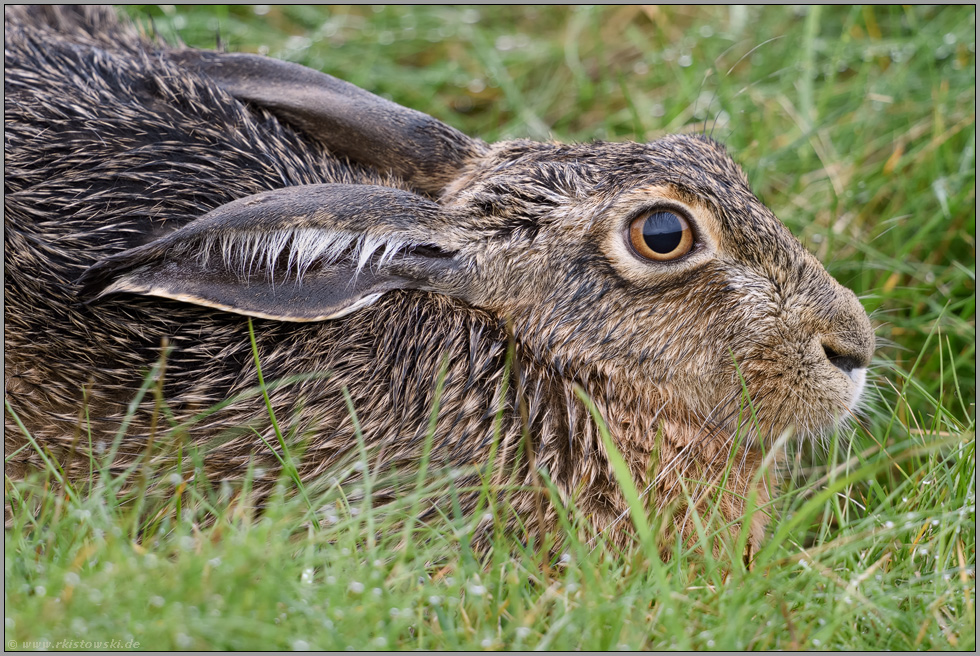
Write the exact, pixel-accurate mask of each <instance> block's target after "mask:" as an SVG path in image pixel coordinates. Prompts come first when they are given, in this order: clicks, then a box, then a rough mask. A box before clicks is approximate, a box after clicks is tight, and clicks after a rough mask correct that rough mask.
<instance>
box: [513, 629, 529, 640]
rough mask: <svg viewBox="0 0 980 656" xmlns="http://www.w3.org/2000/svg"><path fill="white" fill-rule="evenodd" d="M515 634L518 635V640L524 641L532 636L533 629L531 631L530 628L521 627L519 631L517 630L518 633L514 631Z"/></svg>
mask: <svg viewBox="0 0 980 656" xmlns="http://www.w3.org/2000/svg"><path fill="white" fill-rule="evenodd" d="M514 634H515V635H516V636H517V637H518V638H520V639H521V640H523V639H524V638H526V637H528V636H529V635H531V629H529V628H528V627H526V626H519V627H517V630H516V631H514Z"/></svg>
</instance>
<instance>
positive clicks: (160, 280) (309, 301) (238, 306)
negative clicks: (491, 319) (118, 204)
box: [79, 184, 466, 321]
mask: <svg viewBox="0 0 980 656" xmlns="http://www.w3.org/2000/svg"><path fill="white" fill-rule="evenodd" d="M440 212H441V208H440V207H439V206H438V205H436V204H435V203H433V202H431V201H428V200H426V199H424V198H422V197H420V196H417V195H415V194H412V193H409V192H406V191H400V190H397V189H392V188H389V187H375V186H370V185H342V184H320V185H307V186H298V187H287V188H284V189H278V190H275V191H269V192H264V193H260V194H256V195H254V196H248V197H245V198H240V199H238V200H236V201H234V202H231V203H228V204H227V205H222V206H221V207H218V208H217V209H215V210H213V211H211V212H209V213H207V214H205V215H204V216H202V217H200V218H199V219H196V220H195V221H192V222H191V223H189V224H187V225H185V226H184V227H182V228H180V229H179V230H176V231H174V232H173V233H171V234H169V235H167V236H166V237H163V238H161V239H158V240H156V241H153V242H150V243H148V244H144V245H143V246H139V247H137V248H132V249H129V250H127V251H124V252H122V253H118V254H116V255H113V256H112V257H109V258H107V259H105V260H103V261H101V262H99V263H97V264H95V265H94V266H92V267H90V268H89V269H88V270H87V271H85V273H84V274H82V277H81V278H80V279H79V283H80V284H81V285H82V289H81V295H82V296H83V297H85V296H89V297H92V296H94V298H95V299H97V298H100V297H102V296H106V295H108V294H116V293H121V292H128V293H133V294H143V295H148V296H160V297H163V298H172V299H176V300H180V301H186V302H188V303H194V304H197V305H204V306H208V307H214V308H219V309H222V310H227V311H229V312H235V313H238V314H245V315H250V316H255V317H263V318H268V319H279V320H281V321H321V320H325V319H335V318H337V317H342V316H344V315H346V314H349V313H351V312H353V311H354V310H357V309H359V308H361V307H364V306H366V305H370V304H371V303H373V302H374V301H376V300H377V299H378V298H380V297H381V295H382V294H384V293H385V292H387V291H389V290H392V289H421V290H426V291H435V292H440V293H444V294H450V295H455V296H458V297H462V298H465V296H466V294H465V285H464V284H463V282H464V279H465V274H464V272H463V270H462V268H461V267H460V266H459V265H458V263H457V261H456V260H455V259H454V257H453V256H454V253H453V251H451V250H450V246H449V245H447V244H445V243H439V241H440V240H439V239H434V238H433V234H434V232H436V233H437V232H438V231H439V226H440V221H441V217H440V215H439V213H440ZM363 226H367V227H366V228H365V227H363ZM93 300H94V299H93Z"/></svg>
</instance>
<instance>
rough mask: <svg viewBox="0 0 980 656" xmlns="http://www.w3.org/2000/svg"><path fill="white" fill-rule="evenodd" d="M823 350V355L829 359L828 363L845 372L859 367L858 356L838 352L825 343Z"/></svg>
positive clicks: (847, 372)
mask: <svg viewBox="0 0 980 656" xmlns="http://www.w3.org/2000/svg"><path fill="white" fill-rule="evenodd" d="M823 352H824V355H826V356H827V359H828V360H830V364H832V365H834V366H835V367H837V368H838V369H840V370H841V371H843V372H844V373H845V374H849V373H851V372H852V371H854V370H855V369H859V368H860V367H861V360H860V359H859V358H856V357H854V356H852V355H846V354H843V353H839V352H837V351H835V350H834V349H833V348H832V347H830V346H827V345H826V344H824V345H823Z"/></svg>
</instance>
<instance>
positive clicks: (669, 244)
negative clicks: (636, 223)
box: [643, 212, 684, 255]
mask: <svg viewBox="0 0 980 656" xmlns="http://www.w3.org/2000/svg"><path fill="white" fill-rule="evenodd" d="M683 238H684V226H683V224H681V220H680V219H679V218H678V217H677V215H676V214H674V213H672V212H654V213H653V214H651V215H650V216H649V217H648V218H647V220H646V221H645V222H644V223H643V241H644V242H646V245H647V246H649V247H650V250H652V251H653V252H654V253H660V254H662V255H667V254H669V253H672V252H673V251H674V250H675V249H676V248H677V247H678V246H680V243H681V240H682V239H683Z"/></svg>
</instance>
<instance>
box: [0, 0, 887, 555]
mask: <svg viewBox="0 0 980 656" xmlns="http://www.w3.org/2000/svg"><path fill="white" fill-rule="evenodd" d="M4 36H5V41H6V47H5V51H4V65H5V71H6V73H5V80H4V124H5V143H4V165H5V197H4V212H5V231H4V265H5V273H6V275H5V278H4V301H5V304H6V305H5V326H4V337H5V340H6V347H5V356H6V357H5V365H4V375H5V399H6V401H7V402H8V404H9V406H10V408H11V409H13V411H14V412H15V413H16V415H17V417H19V419H20V420H21V421H22V422H23V424H24V426H25V427H26V428H27V429H28V431H29V432H30V433H31V435H33V437H34V438H35V440H36V441H37V442H38V443H39V444H40V445H42V447H43V448H44V449H45V450H47V451H48V452H49V453H50V454H51V455H52V456H53V457H54V458H55V459H56V460H58V462H59V463H60V464H61V466H62V467H64V469H65V471H66V473H67V474H68V475H69V476H71V477H74V478H82V477H84V476H87V475H88V472H89V457H90V454H89V453H88V443H87V438H86V439H82V440H80V439H79V435H80V433H82V434H87V433H88V432H89V431H90V432H91V435H92V439H93V442H94V443H95V445H96V449H97V450H98V448H99V445H102V446H105V445H108V444H109V443H111V442H112V439H113V436H114V435H115V434H116V432H117V431H118V430H119V428H120V425H121V422H122V421H123V419H124V417H125V416H126V415H127V404H128V403H129V402H130V401H131V400H132V399H133V398H134V394H135V393H136V390H137V389H138V388H139V387H140V385H141V383H142V382H143V378H144V376H145V374H146V372H147V371H148V370H149V369H151V368H152V367H153V366H154V364H155V363H157V362H158V361H160V359H161V356H162V354H163V351H164V350H166V351H167V356H166V361H165V371H164V372H163V373H162V379H163V381H162V389H163V399H164V402H165V405H166V407H167V409H168V411H169V412H170V413H171V414H172V417H171V419H170V421H172V422H173V423H174V424H176V425H179V426H180V427H181V428H180V429H179V430H181V431H184V434H186V436H187V439H188V440H189V441H190V442H191V443H193V444H194V445H197V446H200V447H201V448H202V449H203V452H204V454H205V455H204V465H205V466H204V470H203V471H201V472H198V474H197V475H198V476H201V475H203V476H206V477H207V479H208V481H209V482H211V483H217V482H220V481H226V480H227V481H230V482H237V481H240V480H241V478H242V477H243V475H244V472H245V471H246V469H247V468H248V467H249V465H250V463H252V464H258V465H260V466H261V469H260V474H259V480H258V481H257V484H258V485H259V487H260V488H263V486H264V488H263V489H268V488H269V487H270V486H271V484H272V483H273V482H274V481H275V480H277V477H278V476H279V474H280V472H279V466H278V462H277V460H276V459H275V457H274V456H273V455H272V454H271V453H270V452H269V448H268V447H267V446H266V445H265V444H264V443H263V441H262V440H261V439H260V438H259V437H258V436H257V435H256V432H258V433H259V434H260V435H261V436H262V437H264V438H265V440H266V441H267V442H268V443H269V444H276V439H275V436H274V434H273V429H272V426H271V423H270V420H269V416H268V412H267V410H266V407H265V404H264V403H263V400H262V397H261V396H260V395H257V394H255V387H256V384H257V378H256V374H257V372H256V367H255V364H254V362H253V357H252V349H251V346H250V340H249V333H248V321H249V318H250V317H251V320H252V321H253V322H254V330H255V335H256V341H257V350H258V355H259V359H260V362H261V366H262V370H263V374H264V377H265V380H266V381H277V380H278V381H283V383H282V384H279V385H272V386H271V389H270V397H271V402H272V406H273V408H274V410H275V413H276V416H277V417H278V418H279V420H280V422H282V423H283V424H284V425H285V427H286V428H288V430H286V429H284V431H285V432H286V433H287V434H288V435H289V436H290V439H291V440H292V441H293V442H294V443H295V444H297V445H299V444H302V454H303V455H302V459H301V461H300V462H299V463H298V469H299V473H300V476H301V477H302V478H303V479H304V480H305V481H308V482H315V481H317V480H318V479H319V478H321V477H324V476H326V475H327V474H328V472H330V471H332V468H334V467H335V466H336V465H337V463H338V462H340V461H341V460H343V459H345V458H349V457H350V456H351V454H352V453H356V452H357V449H358V447H357V438H356V435H355V426H354V421H353V419H352V416H351V414H350V413H349V412H348V410H347V407H346V403H345V398H344V392H345V391H347V392H349V395H350V398H351V400H352V402H353V407H354V409H355V411H356V417H357V419H358V421H359V423H360V430H361V434H362V436H363V440H364V444H365V446H366V448H367V451H368V453H369V454H370V457H371V459H372V466H374V467H383V468H385V469H390V468H399V467H404V468H409V469H411V468H412V467H415V466H417V463H418V461H419V459H420V458H421V456H422V450H423V445H424V444H425V441H426V435H427V433H428V432H429V426H430V415H431V414H432V410H433V407H434V406H435V405H436V403H438V408H439V411H438V416H437V418H436V421H435V427H434V433H433V435H432V462H433V465H432V466H433V467H434V468H435V467H459V468H461V470H460V471H463V472H464V475H463V478H460V479H457V480H456V484H457V485H458V486H459V487H460V489H463V488H465V487H466V486H467V485H468V484H473V483H476V482H477V481H479V476H480V475H481V474H480V473H481V472H482V474H483V475H492V476H494V480H495V481H499V482H505V481H510V482H516V483H518V484H524V485H527V486H532V485H534V484H535V471H532V469H531V467H530V466H529V464H528V462H529V458H528V457H526V455H527V454H525V446H527V445H526V444H525V435H524V434H525V432H526V433H527V436H528V437H527V442H528V444H529V445H530V446H529V447H528V448H530V449H531V454H530V455H532V456H533V463H534V467H535V468H536V471H539V472H541V473H542V474H543V475H544V474H546V475H547V476H548V477H549V478H550V479H551V480H552V481H553V483H554V485H555V487H556V488H557V490H558V491H559V494H560V495H561V496H562V498H563V500H565V501H566V502H574V503H575V504H576V505H577V507H578V508H579V509H580V510H581V512H582V513H583V515H584V516H586V517H588V518H589V521H590V522H591V526H592V528H593V529H594V531H595V532H597V533H601V532H605V533H606V534H607V535H609V536H610V538H611V539H612V540H613V541H614V542H616V543H618V544H623V545H625V544H627V543H629V541H630V540H631V539H632V538H631V532H630V528H629V522H628V521H622V519H623V517H624V516H625V515H626V514H627V504H626V501H625V499H624V497H623V494H622V493H621V491H620V486H619V484H618V483H617V482H616V479H615V476H614V474H613V471H612V468H611V465H610V459H609V455H608V451H607V448H606V445H605V444H604V442H603V440H602V439H601V436H600V432H599V429H598V427H597V424H596V422H595V421H594V420H593V418H592V416H591V415H590V411H589V409H588V408H587V407H586V405H585V403H584V402H583V401H582V399H581V397H580V396H579V392H578V390H582V391H584V393H585V394H586V395H587V396H588V398H590V399H591V402H592V403H594V405H595V408H596V409H597V411H598V413H599V414H600V415H601V417H602V418H603V420H604V422H605V424H606V425H607V426H608V430H609V434H610V436H611V439H612V443H613V444H614V445H615V446H616V448H617V449H618V451H619V452H620V453H621V454H622V455H623V457H624V458H625V460H626V462H627V464H628V465H629V468H630V471H631V474H632V476H633V478H634V481H635V483H636V485H637V487H638V488H639V489H640V490H642V491H643V492H644V498H645V501H646V503H647V504H648V505H649V507H650V510H651V512H652V513H657V512H659V513H661V514H663V513H670V517H669V518H668V519H667V522H666V523H667V524H668V525H673V526H674V527H675V528H676V530H677V531H679V532H680V533H681V534H683V535H685V536H690V535H692V534H693V527H692V524H691V521H692V520H691V517H690V510H691V507H690V506H691V504H694V506H696V507H698V506H703V505H704V504H707V503H708V502H709V500H711V499H716V498H718V496H717V495H719V494H720V507H721V509H722V512H723V515H724V517H725V518H726V519H727V520H729V521H731V522H737V520H738V519H739V518H740V517H741V516H742V515H743V514H744V512H745V505H746V499H747V498H748V497H750V496H754V497H755V504H756V505H757V506H758V505H763V504H765V502H766V501H767V500H768V498H769V489H768V485H769V482H768V478H767V477H765V476H760V475H759V468H760V466H761V465H762V463H763V461H764V458H765V457H766V456H765V453H766V451H767V450H768V449H770V448H771V447H773V446H774V445H775V444H776V442H777V440H778V438H779V437H780V436H781V435H784V434H785V433H786V432H787V431H792V432H794V433H795V434H796V435H797V436H798V437H801V438H809V437H814V436H818V435H821V434H824V433H826V432H828V431H830V430H832V429H833V428H834V427H835V426H836V425H837V424H839V423H840V422H842V421H845V420H847V419H848V417H849V416H851V414H852V413H853V412H854V411H855V409H856V408H857V406H858V403H859V399H860V394H861V391H862V387H863V384H864V374H865V369H866V368H867V367H868V365H869V363H870V360H871V356H872V352H873V349H874V337H873V332H872V329H871V325H870V322H869V320H868V318H867V315H866V313H865V312H864V310H863V308H862V306H861V304H860V303H859V301H858V299H857V298H856V297H855V295H854V294H853V293H852V292H851V291H849V290H847V289H846V288H844V287H842V286H841V285H840V284H838V283H837V282H836V281H835V280H834V279H833V278H832V277H831V276H830V275H829V274H828V273H827V272H826V271H825V270H824V268H823V267H822V266H821V264H820V263H819V262H818V261H817V260H816V259H815V258H814V257H813V256H812V255H811V254H810V253H808V252H807V251H806V250H805V249H804V247H803V246H802V245H801V244H800V243H799V242H798V241H797V240H796V239H795V238H794V237H793V235H792V234H791V233H790V232H789V231H788V230H787V229H786V228H785V227H784V225H783V224H782V223H781V222H780V221H779V220H778V219H777V218H776V217H775V216H774V215H773V214H772V212H771V211H770V210H769V209H767V208H766V207H765V206H764V205H763V204H762V203H761V202H760V201H759V200H758V199H757V198H756V196H755V195H753V193H752V192H751V190H750V189H749V187H748V183H747V179H746V177H745V175H744V174H743V172H742V171H741V169H740V168H739V167H738V165H737V164H735V163H734V162H733V160H732V159H731V158H730V157H729V155H728V154H727V153H726V151H725V149H724V147H722V146H721V145H719V144H718V143H716V142H714V141H712V140H710V139H708V138H706V137H704V136H701V135H693V136H669V137H666V138H663V139H660V140H658V141H655V142H652V143H601V142H597V143H589V144H573V145H565V144H559V143H539V142H533V141H526V140H515V141H506V142H502V143H496V144H486V143H484V142H482V141H480V140H477V139H471V138H469V137H466V136H465V135H462V134H461V133H459V132H457V131H456V130H454V129H453V128H451V127H449V126H446V125H444V124H442V123H440V122H439V121H437V120H435V119H433V118H431V117H428V116H426V115H424V114H420V113H419V112H414V111H412V110H409V109H406V108H403V107H399V106H398V105H395V104H394V103H390V102H388V101H385V100H383V99H381V98H378V97H376V96H373V95H371V94H369V93H367V92H366V91H363V90H360V89H357V88H356V87H353V86H352V85H349V84H347V83H344V82H341V81H339V80H336V79H334V78H331V77H329V76H327V75H324V74H322V73H318V72H316V71H311V70H309V69H305V68H303V67H300V66H296V65H293V64H286V63H284V62H277V61H275V60H272V59H267V58H262V57H258V56H253V55H244V54H228V53H210V52H202V51H195V50H189V49H184V48H175V47H170V46H167V45H166V44H163V43H160V42H158V41H155V40H153V39H150V38H148V37H146V36H145V35H143V34H142V33H141V32H139V31H138V30H137V28H135V27H134V26H132V25H130V24H129V23H127V22H125V21H119V20H117V19H116V17H115V16H114V15H113V13H112V11H111V10H107V9H92V8H67V9H59V8H28V9H20V8H18V9H8V10H5V19H4ZM657 211H666V212H668V213H670V215H671V216H681V217H683V218H684V220H686V221H687V222H688V223H689V224H690V227H691V232H692V234H693V237H692V239H693V241H692V242H691V243H692V246H691V250H690V252H688V253H687V254H685V255H684V256H682V257H679V258H677V259H674V260H670V261H654V260H650V259H646V258H644V257H642V256H640V255H639V254H638V253H637V252H636V249H635V248H633V247H632V246H631V243H630V241H629V239H630V238H629V234H630V233H629V229H630V228H629V226H630V225H631V222H632V221H635V220H636V218H637V217H641V216H645V215H648V214H650V213H651V212H657ZM511 344H513V353H512V354H509V352H510V351H511V348H510V345H511ZM441 371H442V373H443V376H444V384H443V388H442V390H441V394H440V395H439V396H438V399H437V388H438V385H437V381H438V380H439V378H440V372H441ZM743 387H744V389H743ZM746 397H748V398H749V399H751V402H752V408H751V411H750V408H749V407H748V404H747V403H746ZM232 398H233V399H236V400H235V401H234V402H232V403H231V404H229V405H227V406H224V407H222V408H221V409H220V410H217V411H215V412H212V413H211V414H207V415H206V416H199V414H200V413H202V412H203V411H205V410H208V409H209V408H212V407H213V406H215V405H216V404H218V403H219V402H221V401H224V400H226V399H232ZM83 407H84V408H85V413H82V412H81V409H82V408H83ZM154 408H155V403H154V401H153V399H152V395H147V396H146V397H145V399H144V401H143V402H142V403H141V404H140V405H139V407H138V408H137V409H136V411H135V414H134V415H133V417H132V423H131V424H130V425H129V427H128V429H127V431H126V432H125V435H124V437H123V439H122V442H121V444H120V446H119V449H118V451H117V453H116V454H115V460H114V461H113V462H112V469H113V471H117V472H121V471H123V470H124V469H125V468H126V467H128V466H130V465H132V464H133V463H135V462H137V461H138V460H139V459H140V458H142V457H144V456H145V454H146V451H147V449H148V447H151V446H152V445H150V444H148V443H149V442H150V441H152V440H153V439H154V437H153V436H154V430H155V429H154V427H153V424H154V422H155V421H156V418H155V417H156V415H155V410H154ZM753 411H754V414H755V417H754V419H753V417H752V416H751V415H752V412H753ZM86 413H87V414H86ZM86 417H87V418H86ZM160 422H161V424H162V423H163V420H162V419H161V420H160ZM167 425H168V426H169V425H170V424H167ZM161 430H162V428H161ZM4 441H5V454H8V455H10V454H15V455H13V457H12V459H11V460H10V461H9V462H8V463H7V474H8V476H10V477H11V478H13V479H15V480H16V479H20V478H23V477H25V476H26V475H27V474H28V472H30V471H31V470H35V469H39V468H41V467H42V460H41V458H40V456H39V455H38V453H37V452H36V451H35V450H34V449H33V448H31V447H30V446H27V447H26V448H25V444H26V438H25V437H24V434H23V432H22V431H21V429H20V428H19V427H18V425H17V423H16V421H15V419H14V417H13V415H12V413H11V412H9V411H8V412H6V413H5V439H4ZM158 441H160V442H162V440H158ZM297 448H298V447H297ZM494 450H495V457H494V458H493V460H492V461H491V458H490V455H491V452H492V451H494ZM167 457H170V458H173V457H175V456H174V454H167V453H163V454H157V459H160V458H163V459H166V458H167ZM488 468H492V469H491V470H490V471H489V472H488ZM691 481H696V483H691ZM377 493H378V495H379V497H384V496H385V495H389V496H393V495H397V494H399V490H398V489H396V488H389V489H381V490H378V491H377ZM475 500H476V494H475V493H474V494H468V493H463V494H462V495H461V497H460V502H461V504H462V506H463V509H464V511H469V510H471V509H472V507H473V504H474V503H475ZM511 502H512V503H513V504H514V508H515V510H516V511H517V514H518V515H519V516H521V517H525V518H532V517H533V513H534V505H535V501H534V495H533V493H532V492H529V491H524V492H521V493H519V494H515V495H513V496H511ZM544 514H545V521H546V522H547V524H548V525H549V526H553V525H554V524H555V522H556V521H557V515H556V511H555V510H554V509H553V508H552V507H551V506H550V504H548V505H547V507H546V508H545V511H544ZM764 527H765V515H764V514H763V513H757V514H756V515H755V518H754V519H753V522H752V526H751V527H750V546H752V548H754V549H757V548H758V547H759V546H760V545H761V543H762V541H763V539H764ZM733 530H737V524H736V526H735V528H734V529H733Z"/></svg>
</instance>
